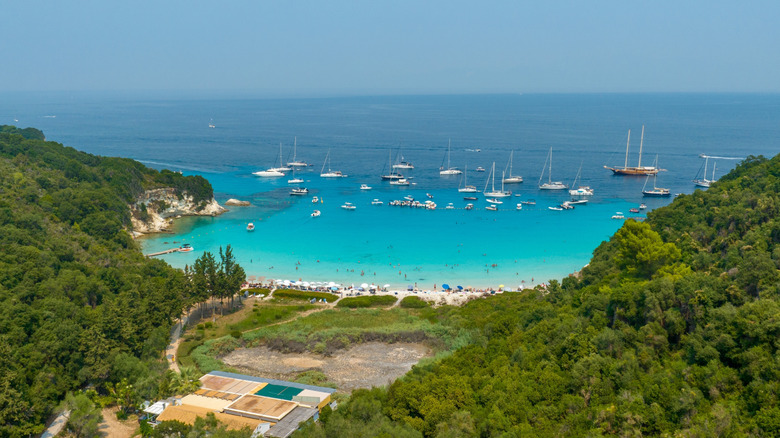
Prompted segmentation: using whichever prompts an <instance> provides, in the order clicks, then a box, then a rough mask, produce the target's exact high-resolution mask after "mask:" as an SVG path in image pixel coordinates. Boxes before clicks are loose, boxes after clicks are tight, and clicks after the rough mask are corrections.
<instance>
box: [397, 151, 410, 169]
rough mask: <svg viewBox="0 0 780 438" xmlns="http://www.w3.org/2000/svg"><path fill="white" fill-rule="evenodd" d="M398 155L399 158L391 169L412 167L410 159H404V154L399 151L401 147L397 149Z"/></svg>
mask: <svg viewBox="0 0 780 438" xmlns="http://www.w3.org/2000/svg"><path fill="white" fill-rule="evenodd" d="M398 156H399V157H400V159H399V160H398V162H397V163H395V164H393V169H414V164H412V162H411V161H406V160H404V156H403V154H402V153H401V149H398Z"/></svg>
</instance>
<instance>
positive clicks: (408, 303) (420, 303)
mask: <svg viewBox="0 0 780 438" xmlns="http://www.w3.org/2000/svg"><path fill="white" fill-rule="evenodd" d="M399 306H401V307H403V308H404V309H424V308H426V307H430V306H431V304H430V303H429V302H427V301H425V300H423V299H422V298H420V297H415V296H414V295H409V296H408V297H404V299H402V300H401V303H400V304H399Z"/></svg>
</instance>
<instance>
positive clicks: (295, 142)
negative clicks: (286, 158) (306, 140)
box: [293, 136, 298, 163]
mask: <svg viewBox="0 0 780 438" xmlns="http://www.w3.org/2000/svg"><path fill="white" fill-rule="evenodd" d="M297 149H298V136H295V137H293V163H297V161H295V155H296V153H297Z"/></svg>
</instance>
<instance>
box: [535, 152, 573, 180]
mask: <svg viewBox="0 0 780 438" xmlns="http://www.w3.org/2000/svg"><path fill="white" fill-rule="evenodd" d="M547 162H549V163H550V168H549V171H548V172H547V182H546V183H544V184H542V178H543V177H544V169H545V167H547ZM539 188H540V189H542V190H566V189H568V188H569V187H568V186H566V184H564V183H562V182H560V181H553V180H552V148H550V153H549V154H547V160H546V161H545V162H544V167H542V174H541V175H539Z"/></svg>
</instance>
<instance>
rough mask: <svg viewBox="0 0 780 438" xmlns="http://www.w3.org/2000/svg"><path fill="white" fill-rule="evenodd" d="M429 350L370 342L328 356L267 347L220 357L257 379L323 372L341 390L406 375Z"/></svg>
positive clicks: (348, 390) (383, 383)
mask: <svg viewBox="0 0 780 438" xmlns="http://www.w3.org/2000/svg"><path fill="white" fill-rule="evenodd" d="M431 354H432V353H431V350H430V348H428V347H426V346H425V345H422V344H409V343H397V344H383V343H380V342H369V343H366V344H359V345H356V346H354V347H352V348H350V349H349V350H341V351H340V352H338V353H337V354H334V355H333V356H330V357H325V356H320V355H317V354H313V353H303V354H293V353H291V354H285V353H279V352H276V351H272V350H269V349H268V348H266V347H254V348H246V349H241V350H236V351H233V352H231V353H230V354H228V355H227V356H225V357H223V358H222V361H223V362H224V363H225V364H227V365H229V366H231V367H234V368H238V369H240V370H242V371H244V372H247V373H250V374H255V375H258V376H263V377H268V378H276V379H282V380H292V379H294V378H295V377H296V376H297V375H298V374H299V373H302V372H304V371H308V370H317V371H321V372H323V373H324V374H325V375H326V376H328V379H329V380H330V381H332V382H334V383H336V385H337V386H338V389H339V390H340V391H345V392H350V391H352V390H354V389H358V388H371V387H372V386H382V385H387V384H389V383H391V382H393V381H394V380H395V379H397V378H398V377H400V376H402V375H404V374H406V373H407V372H408V371H409V370H410V369H412V366H413V365H414V364H416V363H417V362H418V361H419V360H420V359H422V358H423V357H427V356H430V355H431Z"/></svg>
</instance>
